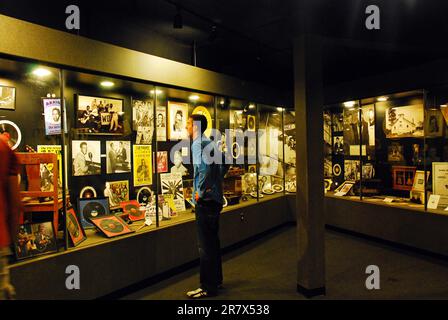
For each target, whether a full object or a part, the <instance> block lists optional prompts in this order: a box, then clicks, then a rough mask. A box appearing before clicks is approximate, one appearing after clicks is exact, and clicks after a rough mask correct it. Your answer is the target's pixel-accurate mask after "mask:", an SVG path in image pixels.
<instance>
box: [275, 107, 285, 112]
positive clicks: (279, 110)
mask: <svg viewBox="0 0 448 320" xmlns="http://www.w3.org/2000/svg"><path fill="white" fill-rule="evenodd" d="M284 110H285V109H283V108H281V107H278V108H277V111H278V112H283V111H284Z"/></svg>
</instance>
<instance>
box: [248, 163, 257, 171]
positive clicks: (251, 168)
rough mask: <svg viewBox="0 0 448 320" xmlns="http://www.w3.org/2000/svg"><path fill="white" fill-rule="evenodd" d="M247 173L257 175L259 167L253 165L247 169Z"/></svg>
mask: <svg viewBox="0 0 448 320" xmlns="http://www.w3.org/2000/svg"><path fill="white" fill-rule="evenodd" d="M247 172H248V173H257V166H256V165H254V164H252V165H250V166H248V167H247Z"/></svg>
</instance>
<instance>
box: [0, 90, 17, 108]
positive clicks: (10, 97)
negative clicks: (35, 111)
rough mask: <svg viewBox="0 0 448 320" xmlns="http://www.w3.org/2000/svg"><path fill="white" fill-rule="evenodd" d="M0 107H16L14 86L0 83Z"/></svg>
mask: <svg viewBox="0 0 448 320" xmlns="http://www.w3.org/2000/svg"><path fill="white" fill-rule="evenodd" d="M0 109H4V110H15V109H16V88H14V87H8V86H2V85H0Z"/></svg>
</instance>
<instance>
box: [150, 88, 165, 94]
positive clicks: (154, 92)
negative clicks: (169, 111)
mask: <svg viewBox="0 0 448 320" xmlns="http://www.w3.org/2000/svg"><path fill="white" fill-rule="evenodd" d="M149 93H150V94H151V95H154V94H156V95H161V94H162V93H163V91H162V90H159V89H157V90H151V91H149Z"/></svg>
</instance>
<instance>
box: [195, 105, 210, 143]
mask: <svg viewBox="0 0 448 320" xmlns="http://www.w3.org/2000/svg"><path fill="white" fill-rule="evenodd" d="M191 114H200V115H203V116H204V117H205V118H206V119H207V129H206V130H205V132H204V135H205V136H206V137H210V134H211V132H212V128H213V123H212V116H211V114H210V111H209V110H208V109H207V108H206V107H203V106H198V107H196V108H194V109H193V112H192V113H191Z"/></svg>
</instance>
